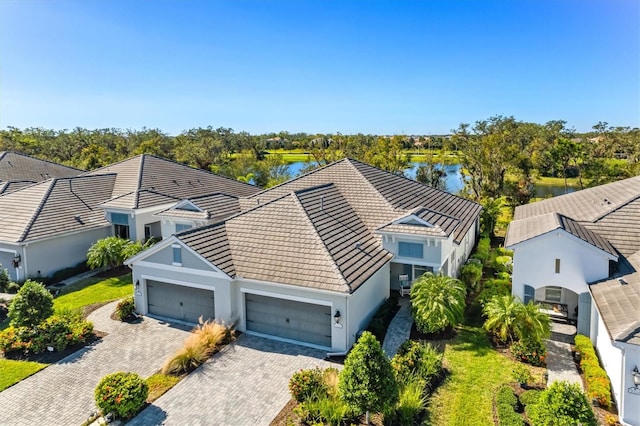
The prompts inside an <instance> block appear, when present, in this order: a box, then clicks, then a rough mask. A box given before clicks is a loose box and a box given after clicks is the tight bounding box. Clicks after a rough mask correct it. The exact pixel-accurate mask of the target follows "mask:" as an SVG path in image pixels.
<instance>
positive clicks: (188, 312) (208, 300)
mask: <svg viewBox="0 0 640 426" xmlns="http://www.w3.org/2000/svg"><path fill="white" fill-rule="evenodd" d="M147 301H148V303H149V314H151V315H158V316H161V317H167V318H174V319H178V320H181V321H188V322H193V323H197V322H198V318H200V316H202V319H203V320H204V321H206V320H207V319H210V318H211V319H213V318H215V304H214V295H213V290H203V289H200V288H193V287H185V286H181V285H175V284H169V283H165V282H160V281H152V280H147Z"/></svg>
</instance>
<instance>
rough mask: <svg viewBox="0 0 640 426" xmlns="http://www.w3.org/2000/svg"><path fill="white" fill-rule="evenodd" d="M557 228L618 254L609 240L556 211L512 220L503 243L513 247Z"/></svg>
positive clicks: (610, 252)
mask: <svg viewBox="0 0 640 426" xmlns="http://www.w3.org/2000/svg"><path fill="white" fill-rule="evenodd" d="M557 229H562V230H564V231H567V232H568V233H570V234H572V235H574V236H576V237H578V238H580V239H581V240H583V241H585V242H587V243H589V244H591V245H593V246H595V247H597V248H599V249H600V250H603V251H605V252H607V253H609V254H611V255H613V256H617V255H618V254H617V252H616V250H615V249H614V248H613V246H612V245H611V244H610V243H609V241H607V240H606V239H605V238H603V237H602V236H601V235H599V234H597V233H595V232H593V231H591V230H589V229H587V228H585V227H584V226H582V225H581V224H580V223H578V222H576V221H575V220H573V219H571V218H568V217H566V216H563V215H561V214H558V213H546V214H542V215H540V216H533V217H530V218H526V219H520V220H514V221H512V222H511V223H510V224H509V231H508V233H507V238H506V239H505V242H504V245H505V247H513V246H514V245H516V244H519V243H521V242H524V241H527V240H530V239H531V238H534V237H537V236H540V235H543V234H546V233H548V232H551V231H555V230H557Z"/></svg>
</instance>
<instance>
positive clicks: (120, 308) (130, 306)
mask: <svg viewBox="0 0 640 426" xmlns="http://www.w3.org/2000/svg"><path fill="white" fill-rule="evenodd" d="M135 311H136V304H135V301H134V300H133V296H130V297H127V298H125V299H123V300H121V301H120V302H119V303H118V305H117V306H116V317H118V319H119V320H120V321H127V320H130V319H132V318H133V314H134V313H135Z"/></svg>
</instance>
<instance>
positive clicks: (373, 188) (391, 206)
mask: <svg viewBox="0 0 640 426" xmlns="http://www.w3.org/2000/svg"><path fill="white" fill-rule="evenodd" d="M345 160H347V161H346V162H347V163H348V164H349V165H350V166H351V167H352V168H353V170H355V171H356V173H357V174H358V176H360V178H361V179H362V180H363V181H364V182H365V185H368V186H369V187H370V188H371V189H372V190H373V192H374V193H375V194H376V197H378V198H380V199H381V200H382V201H383V202H384V203H385V204H386V205H388V206H389V207H390V208H391V210H398V209H397V208H396V207H395V206H394V205H393V204H391V202H390V201H389V200H387V197H385V196H384V195H382V193H381V192H380V191H379V190H378V188H376V187H375V185H374V184H373V183H371V181H370V180H369V179H367V178H366V176H365V175H363V174H362V172H361V171H360V169H358V168H357V167H356V166H355V164H353V162H356V163H358V164H362V165H365V166H369V167H373V166H370V165H369V164H366V163H363V162H361V161H358V160H354V159H352V158H348V157H347V158H346V159H345ZM373 168H374V169H377V170H380V171H384V170H382V169H378V168H377V167H373ZM387 173H388V172H387ZM391 174H392V173H391ZM401 211H402V212H405V214H406V212H407V209H401Z"/></svg>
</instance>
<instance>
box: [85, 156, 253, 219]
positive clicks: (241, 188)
mask: <svg viewBox="0 0 640 426" xmlns="http://www.w3.org/2000/svg"><path fill="white" fill-rule="evenodd" d="M103 173H117V175H118V178H117V180H116V184H115V187H114V190H113V194H112V196H111V197H110V199H107V200H105V203H104V206H105V207H117V208H127V209H139V208H144V207H150V206H153V205H157V204H165V203H171V202H174V201H177V200H181V199H184V198H188V197H194V196H198V195H205V194H211V193H213V192H220V193H224V194H228V195H233V196H238V197H239V196H249V195H251V194H254V193H256V192H258V191H259V190H260V188H257V187H255V186H253V185H249V184H246V183H242V182H239V181H236V180H234V179H229V178H227V177H223V176H219V175H216V174H213V173H210V172H207V171H205V170H200V169H196V168H193V167H189V166H186V165H183V164H179V163H176V162H173V161H170V160H166V159H163V158H160V157H156V156H153V155H149V154H143V155H139V156H137V157H133V158H130V159H128V160H124V161H121V162H119V163H115V164H111V165H109V166H106V167H103V168H101V169H98V170H94V171H91V172H88V173H87V174H89V175H95V174H103Z"/></svg>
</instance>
